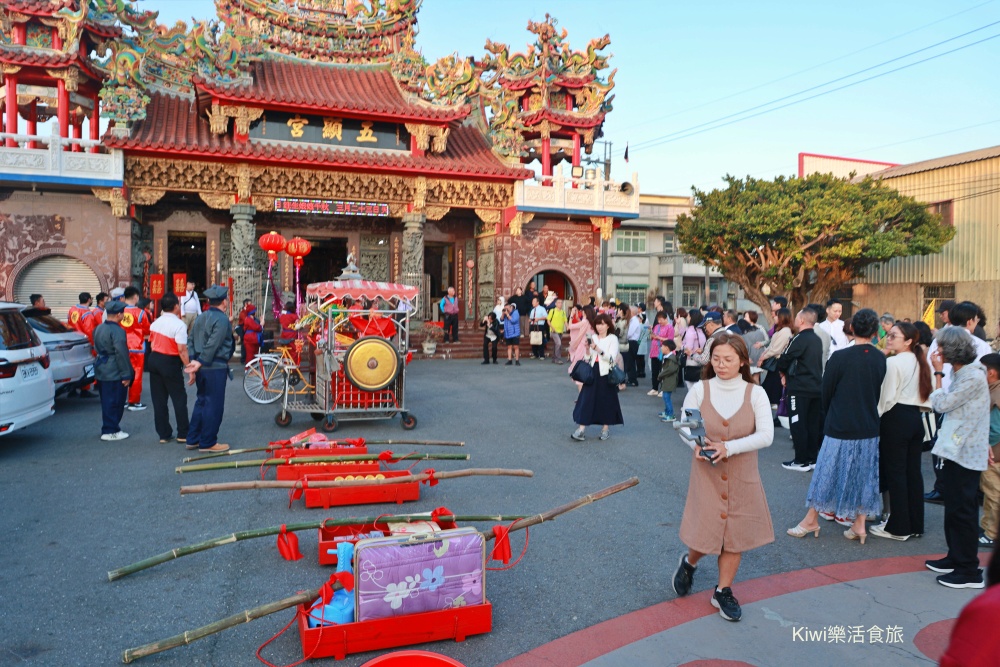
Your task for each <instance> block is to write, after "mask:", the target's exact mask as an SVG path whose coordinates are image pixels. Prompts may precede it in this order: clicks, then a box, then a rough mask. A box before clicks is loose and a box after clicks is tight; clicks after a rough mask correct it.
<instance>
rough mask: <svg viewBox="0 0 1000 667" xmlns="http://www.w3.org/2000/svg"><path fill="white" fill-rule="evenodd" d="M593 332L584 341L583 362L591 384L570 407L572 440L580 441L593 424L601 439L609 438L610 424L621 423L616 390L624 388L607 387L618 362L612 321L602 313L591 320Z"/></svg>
mask: <svg viewBox="0 0 1000 667" xmlns="http://www.w3.org/2000/svg"><path fill="white" fill-rule="evenodd" d="M594 330H595V331H596V332H597V333H594V334H590V336H589V337H588V341H587V356H586V357H585V359H584V361H585V362H586V363H589V364H591V365H592V366H593V369H594V381H593V382H592V383H591V384H585V385H583V387H582V388H581V389H580V395H579V397H578V398H577V400H576V407H575V408H573V421H574V422H576V425H577V428H576V430H575V431H574V432H573V434H572V435H571V436H570V437H571V438H573V439H574V440H577V441H581V442H582V441H583V440H584V439H585V438H584V431H585V430H586V427H587V426H590V425H592V424H600V425H601V427H602V428H601V440H607V439H608V438H610V437H611V430H610V429H609V428H608V427H609V426H611V425H613V424H624V423H625V419H624V418H623V417H622V407H621V404H620V403H619V402H618V391H619V390H620V389H622V388H623V387H622V386H621V385H620V386H618V387H615V386H612V385H611V384H608V377H607V376H608V373H609V372H611V366H612V365H614V364H616V363H617V358H618V338H617V337H616V336H615V335H614V334H613V333H611V332H612V331H614V322H612V321H611V318H610V317H609V316H608V315H606V314H604V313H602V314H600V315H598V316H597V317H595V318H594Z"/></svg>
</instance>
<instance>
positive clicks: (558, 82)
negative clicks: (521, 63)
mask: <svg viewBox="0 0 1000 667" xmlns="http://www.w3.org/2000/svg"><path fill="white" fill-rule="evenodd" d="M541 74H542V72H531V73H529V74H525V75H524V76H522V77H517V78H511V77H506V76H501V77H499V78H498V79H497V83H498V84H499V85H500V86H501V87H503V88H507V89H508V90H530V89H531V88H535V87H537V86H538V77H539V76H540V75H541ZM542 78H544V77H542ZM595 80H597V77H596V76H595V75H593V74H582V75H580V76H566V75H560V76H557V77H555V78H554V79H553V80H552V81H550V82H548V84H549V85H550V86H552V87H562V88H586V87H587V86H588V85H590V84H591V83H593V82H594V81H595Z"/></svg>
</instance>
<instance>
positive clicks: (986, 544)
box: [979, 535, 995, 549]
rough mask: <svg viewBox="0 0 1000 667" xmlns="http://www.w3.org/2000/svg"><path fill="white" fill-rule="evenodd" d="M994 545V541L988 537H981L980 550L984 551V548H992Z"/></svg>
mask: <svg viewBox="0 0 1000 667" xmlns="http://www.w3.org/2000/svg"><path fill="white" fill-rule="evenodd" d="M994 544H995V542H994V540H991V539H990V538H988V537H986V535H980V536H979V548H980V549H982V548H983V547H987V548H992V547H993V545H994Z"/></svg>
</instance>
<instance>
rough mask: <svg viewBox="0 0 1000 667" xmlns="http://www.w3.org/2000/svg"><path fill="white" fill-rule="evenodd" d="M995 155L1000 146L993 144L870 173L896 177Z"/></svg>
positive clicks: (884, 176)
mask: <svg viewBox="0 0 1000 667" xmlns="http://www.w3.org/2000/svg"><path fill="white" fill-rule="evenodd" d="M993 157H1000V146H993V147H991V148H980V149H978V150H974V151H968V152H966V153H958V154H956V155H948V156H945V157H939V158H934V159H933V160H924V161H922V162H912V163H910V164H902V165H900V166H898V167H890V168H889V169H883V170H882V171H876V172H874V173H872V174H869V176H871V177H872V178H896V177H897V176H906V175H908V174H918V173H920V172H922V171H931V170H933V169H941V168H943V167H953V166H955V165H956V164H966V163H969V162H978V161H979V160H987V159H989V158H993ZM855 180H860V178H857V179H855Z"/></svg>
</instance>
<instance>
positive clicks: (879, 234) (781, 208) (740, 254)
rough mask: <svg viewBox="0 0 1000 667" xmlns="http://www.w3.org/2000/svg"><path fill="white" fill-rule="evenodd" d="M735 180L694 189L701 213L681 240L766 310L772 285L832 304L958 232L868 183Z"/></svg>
mask: <svg viewBox="0 0 1000 667" xmlns="http://www.w3.org/2000/svg"><path fill="white" fill-rule="evenodd" d="M725 180H726V182H727V183H728V184H729V187H727V188H725V189H723V190H712V191H711V192H702V191H701V190H698V189H697V188H693V191H694V198H695V207H694V209H693V210H692V211H691V215H683V214H682V215H680V216H678V217H677V238H678V240H679V242H680V244H681V246H682V247H683V249H684V252H685V253H687V254H689V255H693V256H694V257H697V258H698V259H700V260H702V261H704V262H707V263H708V264H710V265H712V266H715V267H718V269H719V270H720V271H721V272H722V274H723V275H725V276H726V278H727V279H729V280H732V281H734V282H736V283H737V284H739V285H740V286H741V287H742V288H743V289H744V290H745V292H746V295H747V298H748V299H750V300H751V301H753V302H754V303H756V304H757V305H759V306H760V307H761V309H762V310H763V312H764V313H769V312H770V306H769V303H768V301H769V299H768V296H767V295H766V294H765V293H764V286H765V285H766V286H767V287H768V288H769V289H770V293H771V295H772V296H773V295H777V294H781V295H785V296H786V297H788V300H789V302H790V303H791V304H794V305H795V306H796V307H801V306H803V305H805V304H807V303H810V302H823V301H825V300H826V299H828V298H830V294H831V293H832V292H834V291H835V290H837V289H838V288H840V287H842V286H843V285H845V284H847V283H849V282H850V281H852V280H854V279H855V278H859V277H862V276H863V275H864V270H865V267H867V266H868V265H869V264H873V263H876V262H885V261H887V260H889V259H892V258H893V257H905V256H909V255H927V254H930V253H936V252H940V251H941V248H942V247H943V246H944V244H945V243H947V242H948V241H950V240H951V239H952V237H954V235H955V230H954V229H952V228H950V227H947V226H945V225H943V224H941V218H940V216H938V215H935V214H932V213H930V212H929V211H928V210H927V208H926V205H925V204H922V203H920V202H918V201H916V200H915V199H913V198H912V197H907V196H904V195H901V194H900V193H898V192H897V191H896V190H893V189H892V188H891V187H889V186H887V185H885V184H883V183H882V182H881V181H876V180H873V179H871V178H868V177H866V178H865V179H864V180H862V181H860V182H858V183H852V182H851V181H850V179H843V178H835V177H834V176H832V175H830V174H813V175H811V176H807V177H806V178H786V177H783V176H779V177H777V178H776V179H774V180H773V181H766V180H758V179H755V178H751V177H750V176H747V178H746V179H745V180H741V179H738V178H735V177H733V176H730V175H727V176H726V178H725Z"/></svg>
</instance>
